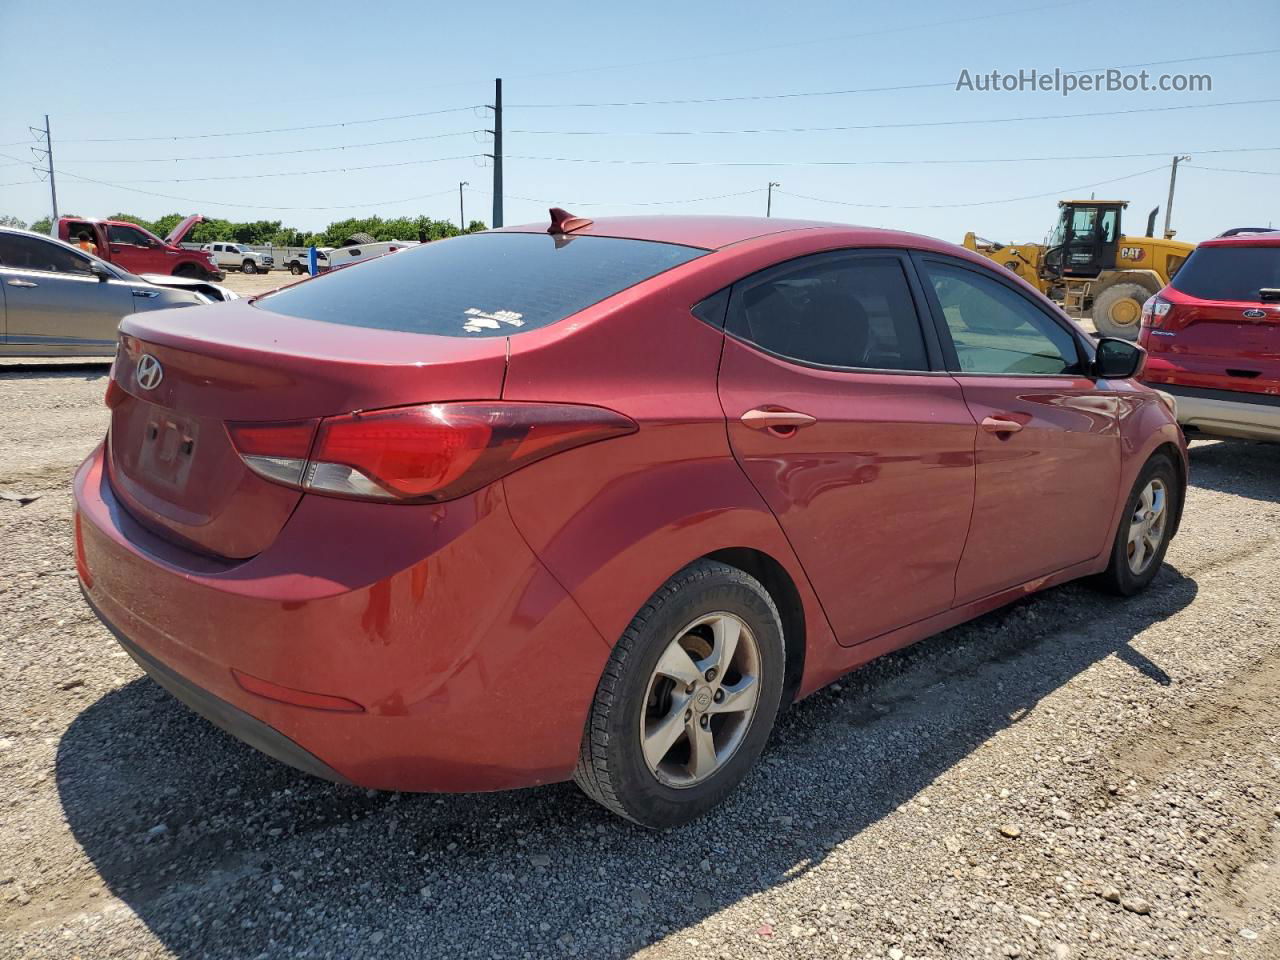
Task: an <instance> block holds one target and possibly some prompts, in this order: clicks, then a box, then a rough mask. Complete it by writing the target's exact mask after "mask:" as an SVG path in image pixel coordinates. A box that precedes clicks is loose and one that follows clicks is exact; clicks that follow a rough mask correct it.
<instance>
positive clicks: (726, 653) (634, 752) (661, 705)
mask: <svg viewBox="0 0 1280 960" xmlns="http://www.w3.org/2000/svg"><path fill="white" fill-rule="evenodd" d="M785 664H786V654H785V650H784V647H783V636H782V622H781V618H780V617H779V615H778V609H777V607H776V606H775V605H774V602H773V599H772V598H771V597H770V596H769V593H768V591H766V590H765V588H764V587H763V586H762V585H761V584H760V582H759V581H758V580H756V579H755V578H754V577H752V576H750V575H749V574H747V573H744V572H743V571H742V570H739V569H737V568H736V567H730V566H728V565H726V564H723V563H717V562H714V561H710V560H700V561H698V562H697V563H694V564H691V565H690V566H688V567H686V568H685V569H683V570H681V571H680V572H679V573H677V574H676V575H675V576H673V577H672V578H671V579H670V580H668V581H667V582H666V583H665V584H664V585H663V586H662V588H661V589H660V590H658V592H657V593H655V594H654V595H653V597H651V598H650V599H649V602H648V603H646V604H645V606H644V608H643V609H641V611H640V612H639V613H638V614H636V616H635V619H634V620H632V621H631V624H630V626H628V627H627V629H626V631H625V632H624V633H623V635H622V638H621V639H620V640H619V641H618V643H617V645H616V646H615V647H614V649H613V654H612V656H611V657H610V658H609V663H608V665H607V666H606V667H605V671H604V676H603V677H602V678H601V679H600V684H599V686H598V688H597V689H596V696H595V701H594V702H593V704H592V707H591V714H590V716H589V718H588V721H587V727H586V730H585V732H584V734H583V738H582V748H581V752H580V754H579V758H578V765H577V768H576V769H575V770H574V775H573V776H574V780H575V781H576V782H577V784H578V786H579V787H581V788H582V790H583V792H585V793H586V794H587V796H589V797H591V798H592V799H593V800H595V801H597V802H598V803H601V804H603V805H604V806H606V807H608V808H609V809H610V810H612V811H613V812H614V813H617V814H619V815H620V816H623V817H626V818H627V819H629V820H633V821H635V822H636V823H638V824H641V825H642V826H646V827H654V828H665V827H674V826H677V825H679V824H682V823H686V822H688V821H690V820H693V819H694V818H696V817H699V816H701V815H702V814H704V813H706V812H707V811H708V810H710V809H711V808H713V807H715V806H716V805H717V804H719V803H720V802H721V801H722V800H724V798H725V797H727V796H728V795H729V794H730V793H731V792H732V791H733V790H734V789H735V788H736V787H737V786H738V784H739V783H741V782H742V780H743V778H744V777H745V776H746V775H747V772H748V771H749V770H750V769H751V766H752V765H753V764H754V763H755V761H756V759H757V758H758V757H759V756H760V752H761V751H762V750H763V749H764V745H765V743H766V741H767V740H768V739H769V733H770V731H771V730H772V729H773V722H774V720H775V718H776V717H777V714H778V707H779V703H780V701H781V699H782V680H783V673H784V672H785Z"/></svg>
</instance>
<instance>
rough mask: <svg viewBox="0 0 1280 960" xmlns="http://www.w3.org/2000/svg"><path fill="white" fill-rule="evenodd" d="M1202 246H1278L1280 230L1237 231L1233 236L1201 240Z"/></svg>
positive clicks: (1279, 243) (1279, 245)
mask: <svg viewBox="0 0 1280 960" xmlns="http://www.w3.org/2000/svg"><path fill="white" fill-rule="evenodd" d="M1200 246H1202V247H1280V230H1277V231H1273V232H1271V233H1239V234H1236V235H1235V236H1234V237H1214V238H1213V239H1212V240H1202V241H1201V242H1200Z"/></svg>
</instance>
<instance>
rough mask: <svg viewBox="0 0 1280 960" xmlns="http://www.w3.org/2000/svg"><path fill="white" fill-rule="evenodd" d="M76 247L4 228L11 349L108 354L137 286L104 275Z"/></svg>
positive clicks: (1, 272)
mask: <svg viewBox="0 0 1280 960" xmlns="http://www.w3.org/2000/svg"><path fill="white" fill-rule="evenodd" d="M90 264H91V261H90V260H89V258H88V257H86V256H82V255H81V254H79V253H78V252H76V251H74V250H69V249H67V248H66V247H65V246H63V245H61V244H59V243H55V242H54V241H52V240H46V239H44V238H43V237H37V236H31V235H27V234H13V233H6V234H0V282H2V283H3V284H4V293H5V305H6V310H5V313H6V316H7V318H8V319H7V329H6V342H7V344H8V346H9V348H10V352H20V353H26V354H32V355H36V354H39V353H41V352H49V353H69V354H76V353H79V354H89V355H93V356H102V355H109V354H110V353H111V352H112V350H114V346H115V342H116V327H117V326H118V325H119V323H120V320H121V318H122V317H124V316H125V315H126V314H129V313H132V312H133V287H132V286H131V285H130V284H128V283H125V282H123V281H120V280H115V279H111V280H106V281H103V280H100V279H99V278H98V277H97V276H95V275H93V274H92V273H90V272H89V268H90Z"/></svg>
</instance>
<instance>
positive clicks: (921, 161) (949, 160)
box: [511, 147, 1280, 169]
mask: <svg viewBox="0 0 1280 960" xmlns="http://www.w3.org/2000/svg"><path fill="white" fill-rule="evenodd" d="M1274 151H1280V147H1222V148H1214V149H1210V150H1153V151H1151V152H1149V153H1097V154H1085V155H1079V156H1064V157H942V158H935V157H920V158H912V159H910V160H635V159H631V158H623V159H618V158H613V157H535V156H524V155H516V156H512V157H511V159H513V160H533V161H544V162H548V163H599V164H616V165H623V166H660V167H866V166H918V165H946V164H966V163H979V164H981V163H1042V162H1063V163H1065V162H1069V161H1080V160H1136V159H1142V158H1146V157H1167V156H1169V155H1170V154H1172V153H1191V154H1201V155H1207V154H1216V153H1266V152H1274ZM1202 169H1208V168H1207V167H1205V168H1202Z"/></svg>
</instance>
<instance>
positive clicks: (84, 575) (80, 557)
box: [76, 510, 93, 589]
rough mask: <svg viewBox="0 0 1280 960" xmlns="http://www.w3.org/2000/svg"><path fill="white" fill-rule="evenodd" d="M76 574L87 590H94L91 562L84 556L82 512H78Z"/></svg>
mask: <svg viewBox="0 0 1280 960" xmlns="http://www.w3.org/2000/svg"><path fill="white" fill-rule="evenodd" d="M76 573H77V574H79V575H80V582H81V583H83V584H84V585H85V588H86V589H92V588H93V576H92V575H91V574H90V573H89V561H88V559H87V558H86V557H85V555H84V534H83V533H81V531H80V511H79V510H77V511H76Z"/></svg>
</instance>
